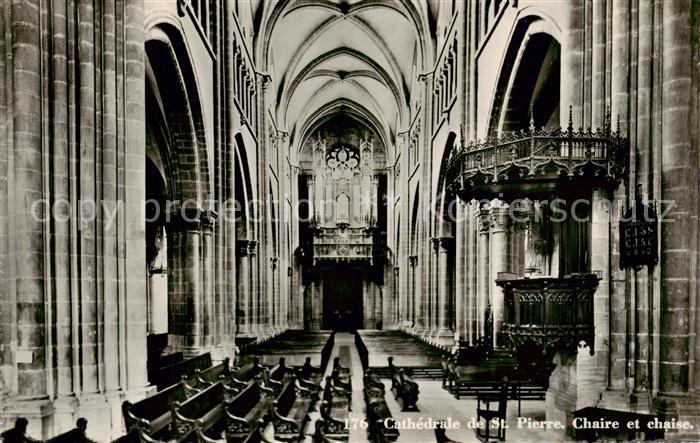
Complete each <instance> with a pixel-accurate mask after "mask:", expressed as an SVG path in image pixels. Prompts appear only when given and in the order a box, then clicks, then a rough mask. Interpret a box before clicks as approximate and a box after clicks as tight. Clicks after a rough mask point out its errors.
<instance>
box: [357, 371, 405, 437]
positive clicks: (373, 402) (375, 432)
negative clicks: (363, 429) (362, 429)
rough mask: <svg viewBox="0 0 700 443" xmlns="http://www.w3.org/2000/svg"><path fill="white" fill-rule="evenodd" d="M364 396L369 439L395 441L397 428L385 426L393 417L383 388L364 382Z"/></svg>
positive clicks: (397, 434) (397, 433)
mask: <svg viewBox="0 0 700 443" xmlns="http://www.w3.org/2000/svg"><path fill="white" fill-rule="evenodd" d="M365 380H366V381H367V380H370V378H365ZM364 396H365V404H366V408H365V411H366V414H367V424H368V428H367V430H368V432H369V437H370V440H372V441H396V439H397V438H398V437H399V431H398V429H396V428H395V427H391V426H387V424H388V423H392V422H393V418H392V416H391V412H390V411H389V406H388V405H387V404H386V399H385V398H384V390H383V389H381V388H380V387H377V386H372V385H371V384H367V383H365V387H364Z"/></svg>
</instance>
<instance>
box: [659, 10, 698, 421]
mask: <svg viewBox="0 0 700 443" xmlns="http://www.w3.org/2000/svg"><path fill="white" fill-rule="evenodd" d="M690 6H691V5H690V3H689V2H664V4H663V20H664V26H663V31H664V39H663V54H664V63H663V77H662V79H663V86H662V88H663V96H664V98H665V99H664V102H663V108H664V109H663V117H662V121H661V123H662V131H663V132H662V140H663V156H662V159H661V189H662V190H663V194H662V196H661V197H662V199H663V200H665V201H670V202H674V204H673V205H672V206H671V207H670V209H669V211H668V213H667V214H666V217H667V218H668V219H669V220H675V222H673V223H672V222H662V223H661V229H660V230H661V257H660V265H661V282H662V286H661V288H662V289H661V306H660V315H661V319H660V328H661V330H660V331H659V334H660V338H659V341H660V349H659V360H660V362H659V394H658V397H657V399H655V402H654V406H655V408H656V409H657V410H658V411H659V412H662V413H665V414H666V415H668V416H678V415H679V413H683V411H681V410H680V408H679V403H683V402H685V401H687V395H688V388H689V362H688V349H689V345H690V319H691V315H690V293H691V290H690V281H691V279H690V276H691V275H692V274H691V273H692V270H691V269H690V268H691V264H692V262H693V261H692V259H691V258H692V254H693V246H694V245H692V244H691V237H692V229H689V227H688V224H689V221H690V218H691V216H692V214H693V212H694V209H693V208H694V205H695V202H696V201H697V198H698V190H697V188H696V187H695V188H694V187H693V186H692V183H693V169H692V164H693V161H692V159H691V154H692V153H694V152H695V151H696V150H697V147H695V148H694V147H693V145H692V144H691V133H692V132H691V116H692V115H693V112H692V100H693V94H689V93H688V91H690V90H691V84H692V78H691V70H692V66H691V63H688V60H691V59H692V51H693V48H692V44H691V39H692V37H691V34H692V33H691V30H692V29H694V28H693V26H694V25H693V23H692V21H691V7H690ZM662 209H666V208H662Z"/></svg>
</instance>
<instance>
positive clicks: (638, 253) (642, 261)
mask: <svg viewBox="0 0 700 443" xmlns="http://www.w3.org/2000/svg"><path fill="white" fill-rule="evenodd" d="M658 244H659V228H658V220H657V215H656V210H655V208H654V207H653V206H647V205H645V204H643V203H642V199H641V197H640V196H639V195H638V196H637V198H636V202H635V203H634V206H633V207H632V208H630V209H629V210H628V211H627V212H626V213H625V214H624V215H623V217H622V221H620V267H621V268H633V269H637V270H638V269H641V268H642V267H643V266H654V265H656V264H657V263H658V262H659V254H658Z"/></svg>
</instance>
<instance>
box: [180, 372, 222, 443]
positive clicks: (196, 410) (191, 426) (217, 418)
mask: <svg viewBox="0 0 700 443" xmlns="http://www.w3.org/2000/svg"><path fill="white" fill-rule="evenodd" d="M225 406H226V404H225V402H224V386H223V384H222V383H221V382H217V383H214V384H213V385H211V386H210V387H208V388H207V389H204V390H203V391H202V392H200V393H199V394H197V395H194V396H192V397H191V398H189V399H187V400H185V401H183V402H179V401H176V402H174V403H173V404H172V414H173V430H174V437H175V440H177V441H178V442H184V441H191V440H193V439H194V438H195V435H196V433H195V422H196V421H197V420H199V421H200V423H199V426H200V429H201V430H202V431H203V432H205V433H206V432H208V431H209V430H215V429H216V428H217V427H218V428H219V429H223V427H224V426H223V425H224V424H225V417H224V410H225Z"/></svg>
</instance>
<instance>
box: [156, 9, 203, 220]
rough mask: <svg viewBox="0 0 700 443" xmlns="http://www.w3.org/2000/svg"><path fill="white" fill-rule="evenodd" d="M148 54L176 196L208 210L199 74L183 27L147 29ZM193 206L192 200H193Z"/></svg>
mask: <svg viewBox="0 0 700 443" xmlns="http://www.w3.org/2000/svg"><path fill="white" fill-rule="evenodd" d="M145 46H146V57H147V58H148V60H149V62H150V64H151V66H152V67H153V69H154V71H153V76H152V77H153V81H155V85H154V86H156V87H157V91H159V92H160V94H158V95H159V97H158V100H159V101H160V102H161V103H162V112H163V114H164V116H165V118H166V119H167V120H166V121H167V123H168V133H169V136H170V140H169V145H170V146H171V150H172V152H171V158H172V161H173V170H174V171H173V172H175V170H176V171H177V172H176V173H175V174H173V175H174V178H175V180H176V183H174V191H175V192H174V193H173V196H174V197H175V198H176V199H178V200H180V202H184V201H190V202H192V201H194V202H195V204H196V208H197V209H198V210H202V209H208V208H205V207H204V206H205V204H206V203H207V201H208V200H209V198H210V190H211V183H210V167H211V165H210V164H209V155H208V150H207V143H206V137H205V125H204V117H203V113H202V104H201V101H200V93H199V88H198V82H197V77H196V74H195V71H194V67H193V66H192V64H191V57H190V56H189V53H188V50H187V48H186V45H185V43H184V40H183V37H182V33H181V30H180V29H178V28H177V27H176V26H174V25H173V24H172V23H171V22H169V21H167V20H163V21H160V22H156V23H154V24H153V25H152V26H151V27H150V28H149V29H148V30H147V32H146V38H145ZM190 205H191V203H190Z"/></svg>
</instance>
